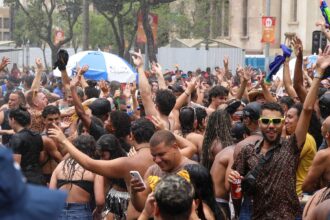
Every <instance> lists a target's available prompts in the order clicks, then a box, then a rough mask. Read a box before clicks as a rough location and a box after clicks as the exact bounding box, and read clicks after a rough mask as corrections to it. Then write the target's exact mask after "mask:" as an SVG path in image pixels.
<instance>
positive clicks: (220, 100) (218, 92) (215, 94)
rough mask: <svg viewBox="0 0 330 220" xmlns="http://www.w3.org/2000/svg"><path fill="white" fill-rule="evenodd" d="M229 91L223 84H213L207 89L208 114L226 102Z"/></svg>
mask: <svg viewBox="0 0 330 220" xmlns="http://www.w3.org/2000/svg"><path fill="white" fill-rule="evenodd" d="M228 94H229V91H228V89H226V88H225V87H223V86H219V85H217V86H214V87H212V88H211V89H210V91H209V97H208V101H209V103H210V104H209V106H208V107H207V109H206V112H207V114H208V115H210V114H211V113H212V112H214V111H216V110H217V109H218V107H219V106H221V105H223V104H226V103H227V100H228Z"/></svg>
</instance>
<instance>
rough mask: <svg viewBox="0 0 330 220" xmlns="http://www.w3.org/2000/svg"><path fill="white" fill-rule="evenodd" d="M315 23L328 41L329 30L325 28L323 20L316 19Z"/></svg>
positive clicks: (329, 38)
mask: <svg viewBox="0 0 330 220" xmlns="http://www.w3.org/2000/svg"><path fill="white" fill-rule="evenodd" d="M315 25H316V26H318V27H320V28H321V31H322V33H323V34H325V36H326V38H327V39H328V41H330V32H329V29H327V28H326V26H325V22H324V21H323V20H320V21H317V22H316V24H315Z"/></svg>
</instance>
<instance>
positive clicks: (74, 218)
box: [58, 203, 93, 220]
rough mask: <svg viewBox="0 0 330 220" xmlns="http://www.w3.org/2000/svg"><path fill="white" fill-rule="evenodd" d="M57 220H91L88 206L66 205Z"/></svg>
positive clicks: (79, 204) (78, 204)
mask: <svg viewBox="0 0 330 220" xmlns="http://www.w3.org/2000/svg"><path fill="white" fill-rule="evenodd" d="M58 219H59V220H78V219H79V220H93V216H92V211H91V208H90V205H89V204H82V203H66V204H65V205H64V208H63V209H62V212H61V215H60V217H59V218H58Z"/></svg>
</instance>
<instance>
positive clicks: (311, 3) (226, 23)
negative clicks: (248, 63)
mask: <svg viewBox="0 0 330 220" xmlns="http://www.w3.org/2000/svg"><path fill="white" fill-rule="evenodd" d="M209 1H210V2H212V0H209ZM213 2H216V4H217V5H218V7H219V6H220V8H218V9H217V10H218V11H217V14H218V17H217V19H215V21H213V22H216V24H214V25H216V29H217V31H218V33H217V34H216V35H217V36H216V37H215V38H217V39H226V40H227V41H229V42H231V43H232V44H234V45H237V46H239V47H242V48H244V49H245V50H246V53H247V54H263V52H264V47H265V46H264V44H263V43H261V42H260V41H261V36H262V23H261V21H262V16H265V15H266V0H213ZM270 2H271V3H270V4H271V5H270V8H271V12H270V16H273V17H276V27H275V32H276V33H275V38H276V41H275V43H273V44H271V45H270V47H271V50H270V55H274V54H276V53H277V52H280V49H279V46H280V43H283V42H284V41H285V35H286V34H287V33H294V34H296V35H297V36H299V37H300V38H301V40H302V41H303V46H304V50H305V52H306V53H310V51H311V49H312V32H313V31H315V30H318V29H319V28H318V27H316V26H315V22H316V21H317V20H319V19H322V15H321V11H320V9H319V1H317V0H270ZM328 3H329V5H330V1H329V0H328ZM178 6H181V7H182V6H183V8H185V10H184V13H185V14H187V15H188V17H191V14H193V11H192V10H195V9H196V4H195V1H194V0H177V1H176V2H174V3H172V5H171V10H175V9H176V8H177V7H178ZM187 8H190V9H191V10H190V11H189V10H187ZM211 12H212V9H211ZM192 20H193V19H192ZM210 26H212V22H211V25H210ZM210 34H212V31H210ZM170 37H171V38H172V39H173V38H175V37H180V36H177V34H176V33H170ZM212 39H214V37H213V38H212Z"/></svg>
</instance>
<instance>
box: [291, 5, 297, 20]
mask: <svg viewBox="0 0 330 220" xmlns="http://www.w3.org/2000/svg"><path fill="white" fill-rule="evenodd" d="M297 12H298V0H291V13H290V14H291V21H293V22H295V21H297V20H298V19H297Z"/></svg>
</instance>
